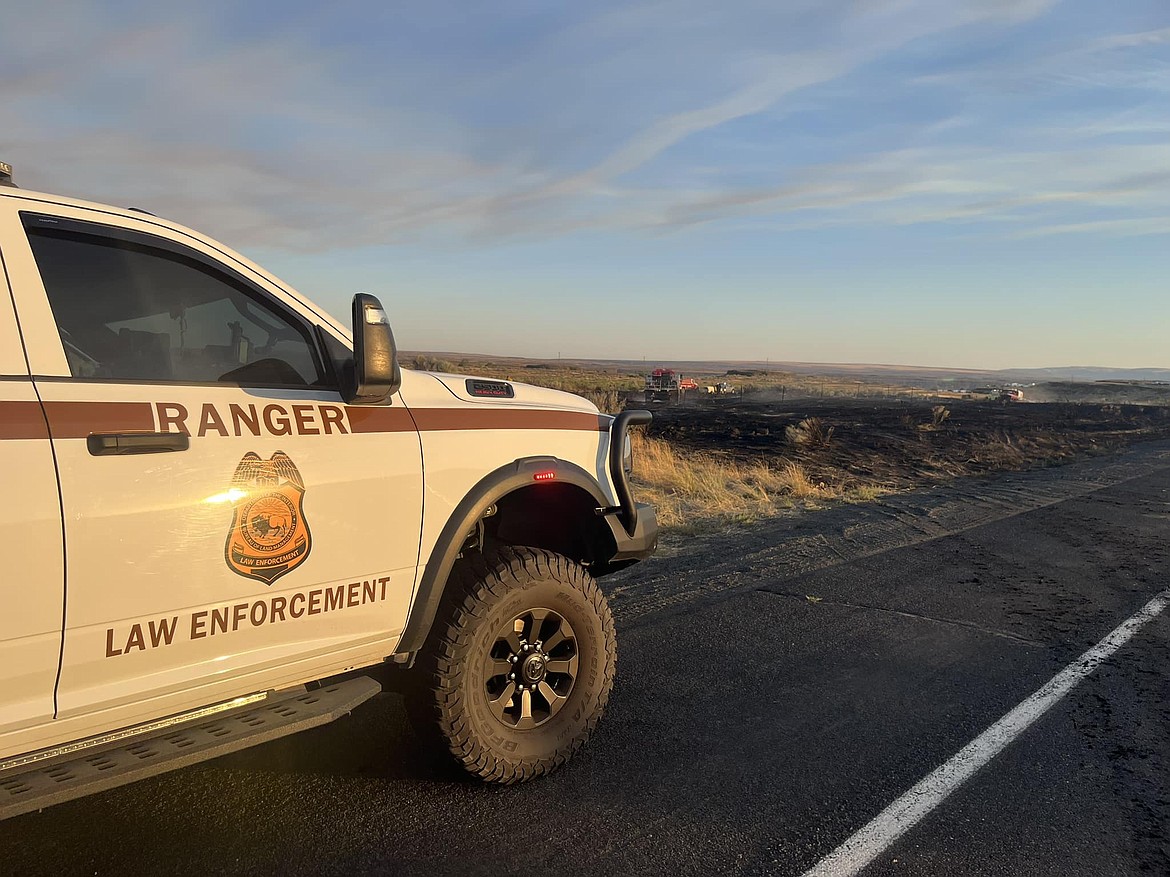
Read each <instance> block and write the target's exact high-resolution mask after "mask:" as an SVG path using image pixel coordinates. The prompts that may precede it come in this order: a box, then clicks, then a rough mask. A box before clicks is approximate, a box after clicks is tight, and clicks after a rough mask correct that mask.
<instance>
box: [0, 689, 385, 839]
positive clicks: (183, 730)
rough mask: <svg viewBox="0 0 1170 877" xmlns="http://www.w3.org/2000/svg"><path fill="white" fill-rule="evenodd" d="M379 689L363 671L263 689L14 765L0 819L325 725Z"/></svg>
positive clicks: (2, 778) (6, 777)
mask: <svg viewBox="0 0 1170 877" xmlns="http://www.w3.org/2000/svg"><path fill="white" fill-rule="evenodd" d="M381 690H382V686H381V685H379V684H378V683H377V682H376V681H374V680H373V679H371V678H369V677H368V676H358V677H356V678H353V679H347V680H345V681H343V682H338V683H335V684H332V685H325V686H322V687H321V688H315V689H313V690H312V691H306V690H305V689H304V688H303V687H301V688H296V689H293V690H292V691H282V692H279V693H275V694H270V695H269V696H268V697H267V698H266V699H265V700H263V701H261V702H260V703H257V704H252V705H250V706H243V707H238V708H236V709H232V710H229V711H226V712H222V713H218V714H216V715H213V716H211V717H207V716H203V717H202V718H198V719H194V720H191V721H187V722H182V723H179V724H175V725H171V726H169V727H167V728H165V729H163V730H161V731H154V732H153V733H147V734H142V735H139V736H133V737H128V738H126V739H125V740H123V741H122V742H120V743H119V744H117V745H113V746H105V747H98V748H94V749H87V750H85V751H84V752H82V753H78V752H72V753H71V754H69V755H61V756H58V757H56V758H50V759H46V760H44V761H39V762H37V764H36V766H35V767H32V768H29V767H24V768H20V767H17V768H13V769H12V770H10V771H5V772H3V773H0V819H10V818H11V817H13V816H19V815H21V814H22V813H28V812H30V811H33V810H39V809H41V808H43V807H50V806H52V805H53V804H60V803H62V802H64V801H69V800H72V799H73V798H80V797H81V796H83V795H90V794H93V793H94V792H104V791H106V790H107V789H113V788H115V787H117V786H121V785H124V784H125V783H132V782H134V781H136V780H141V779H146V778H147V777H150V776H155V775H156V774H160V773H165V772H166V771H169V770H176V769H178V768H181V767H188V766H189V765H192V764H198V763H199V762H201V761H207V760H208V759H211V758H218V757H219V756H221V755H227V754H228V753H229V752H236V751H238V750H240V749H245V748H247V747H249V746H255V745H256V744H258V743H266V742H268V741H269V740H276V739H277V738H279V737H285V736H287V735H289V734H294V733H296V732H297V731H304V730H306V729H308V728H315V727H317V726H318V725H324V724H327V723H329V722H331V721H333V720H334V719H339V718H341V717H342V716H344V715H346V714H347V713H349V712H351V711H352V710H353V708H354V707H356V706H358V705H359V704H361V703H364V702H365V701H367V700H369V699H370V698H371V697H373V696H374V695H375V694H377V693H378V692H379V691H381Z"/></svg>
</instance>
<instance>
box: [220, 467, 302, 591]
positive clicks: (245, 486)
mask: <svg viewBox="0 0 1170 877" xmlns="http://www.w3.org/2000/svg"><path fill="white" fill-rule="evenodd" d="M232 490H233V491H238V492H239V494H240V499H238V500H236V502H235V508H234V515H233V517H232V528H231V531H230V532H229V533H228V538H227V545H226V546H225V547H224V559H225V560H227V565H228V566H229V567H230V568H231V570H232V572H234V573H238V574H239V575H242V576H245V577H247V578H250V579H251V578H256V579H263V580H264V581H265V582H267V583H268V584H270V585H271V584H272V583H273V582H274V581H276V580H277V579H278V578H280V577H281V576H282V575H284V574H285V573H290V572H292V571H293V570H294V569H296V568H297V567H298V566H300V565H301V564H302V563H304V562H305V559H306V558H307V557H308V556H309V551H310V549H311V548H312V547H313V537H312V534H311V533H310V532H309V524H308V521H306V520H305V507H304V497H305V482H304V479H302V478H301V473H300V470H298V469H297V464H296V463H294V462H293V461H292V459H291V458H290V457H289V456H288V454H286V453H285V452H284V451H277V452H276V453H275V454H273V455H272V458H271V459H269V460H264V459H262V458H261V457H260V455H259V454H256V453H254V452H253V451H249V452H248V453H247V454H245V455H244V458H243V459H242V460H240V463H239V465H238V466H236V472H235V475H233V476H232Z"/></svg>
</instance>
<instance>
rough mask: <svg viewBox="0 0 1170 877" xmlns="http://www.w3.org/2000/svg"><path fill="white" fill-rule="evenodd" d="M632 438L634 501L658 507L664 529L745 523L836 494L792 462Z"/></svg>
mask: <svg viewBox="0 0 1170 877" xmlns="http://www.w3.org/2000/svg"><path fill="white" fill-rule="evenodd" d="M632 438H633V443H634V481H635V483H636V488H637V489H636V493H637V496H638V499H639V500H642V501H645V502H650V503H653V504H654V505H655V506H657V509H658V520H659V523H661V524H662V525H663V526H664V527H668V528H672V529H690V528H694V527H697V526H699V525H700V524H710V523H711V522H721V523H748V522H751V521H755V520H758V519H760V518H767V517H771V516H773V515H776V514H778V513H780V512H781V511H783V510H784V509H788V508H791V507H792V505H793V501H794V500H815V499H834V498H837V497H838V496H839V495H840V492H839V491H838V490H836V489H835V488H833V487H831V486H829V485H826V484H824V483H819V482H813V481H812V480H811V479H810V478H809V477H808V475H807V474H806V473H805V471H804V470H803V469H802V468H801V467H800V466H799V465H797V464H796V463H793V462H791V461H781V462H780V463H779V464H777V465H769V464H768V463H765V462H762V461H761V462H751V463H741V462H736V461H734V460H731V459H727V458H721V457H717V456H715V455H713V454H705V453H694V452H691V453H686V454H684V453H682V452H680V451H679V450H678V449H676V448H675V447H674V446H672V445H671V444H670V443H669V442H667V441H663V440H662V439H657V438H650V437H648V436H645V435H643V434H641V433H634V434H633V436H632Z"/></svg>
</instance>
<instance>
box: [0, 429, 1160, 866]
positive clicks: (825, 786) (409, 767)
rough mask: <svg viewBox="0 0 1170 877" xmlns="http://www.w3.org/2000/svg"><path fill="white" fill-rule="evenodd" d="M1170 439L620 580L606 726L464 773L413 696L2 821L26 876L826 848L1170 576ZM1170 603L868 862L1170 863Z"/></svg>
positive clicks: (669, 560) (2, 833) (680, 860)
mask: <svg viewBox="0 0 1170 877" xmlns="http://www.w3.org/2000/svg"><path fill="white" fill-rule="evenodd" d="M1168 526H1170V445H1167V444H1154V445H1146V446H1143V447H1141V448H1139V449H1138V450H1136V451H1134V452H1131V453H1129V454H1127V455H1125V456H1124V457H1114V458H1108V459H1100V460H1095V461H1091V462H1088V463H1082V464H1077V465H1074V466H1068V467H1063V468H1061V469H1052V470H1046V471H1043V472H1037V473H1030V474H1027V475H1011V476H1005V477H1001V478H998V479H995V480H983V481H967V482H962V483H959V484H957V485H954V486H952V487H949V488H945V489H938V490H933V491H927V492H923V493H918V494H913V495H903V496H899V497H896V498H892V499H889V500H887V501H885V502H883V503H881V504H880V505H875V506H865V507H845V508H838V509H831V510H828V511H824V512H818V513H813V514H805V515H803V516H798V517H792V518H787V519H782V520H779V521H774V522H769V523H767V524H761V525H758V526H756V527H753V528H751V529H750V530H748V531H745V532H743V533H741V534H739V535H737V536H735V537H734V538H733V539H731V540H730V541H728V540H725V539H716V538H713V537H712V538H707V539H704V540H698V541H697V542H696V543H694V544H691V545H688V546H683V547H682V548H681V549H676V550H674V551H673V552H670V551H668V552H667V553H666V556H664V557H662V558H659V559H656V560H655V561H654V562H653V563H650V564H644V565H642V566H641V567H639V568H635V569H634V570H631V571H628V572H627V573H624V574H623V575H622V577H621V578H615V579H614V580H611V581H610V582H608V583H607V587H608V589H609V591H610V593H611V599H612V602H613V605H614V607H615V612H616V614H617V617H618V624H619V636H620V643H621V660H620V662H619V674H618V675H619V681H618V687H617V689H616V690H615V693H614V697H613V700H612V702H611V708H610V711H609V714H608V715H607V717H606V720H605V721H604V722H603V723H602V726H601V729H600V731H599V733H598V735H597V737H596V738H595V739H594V741H593V742H591V744H590V745H589V746H588V747H587V748H586V750H585V751H584V752H583V753H582V755H581V756H580V757H578V758H577V759H576V760H574V762H573V763H572V764H571V765H570V766H569V767H568V768H567V769H565V770H564V771H562V772H560V773H558V774H556V775H554V776H552V777H549V778H546V779H545V780H542V781H540V782H536V783H532V784H529V785H526V786H522V787H517V788H496V787H484V786H480V785H477V784H475V783H470V782H463V781H459V780H457V779H452V778H450V777H448V776H443V775H442V774H439V773H436V772H435V771H434V770H433V769H432V768H431V767H430V766H428V764H427V763H426V762H425V760H424V759H422V758H421V756H420V752H419V750H418V749H417V747H416V745H415V743H414V740H413V737H412V735H411V732H410V731H409V729H408V727H407V725H406V722H405V717H404V715H403V711H402V707H401V701H400V699H399V698H398V697H397V696H396V695H393V694H387V695H384V696H381V697H380V698H379V699H377V700H376V701H374V702H372V703H371V704H368V705H366V706H364V707H363V708H361V709H360V710H359V712H358V713H357V714H355V715H353V716H350V717H348V718H346V719H343V720H341V721H339V722H337V723H335V724H333V725H331V726H328V727H326V728H322V729H319V730H317V731H312V732H308V733H306V734H302V735H299V736H296V737H292V738H288V739H286V740H283V741H278V742H276V743H272V744H268V745H266V746H264V747H260V748H257V749H253V750H249V751H246V752H243V753H239V754H238V755H235V756H231V757H228V758H224V759H220V760H218V761H214V762H210V763H207V764H205V765H201V766H198V767H194V768H190V769H187V770H184V771H180V772H176V773H172V774H169V775H165V776H162V777H159V778H156V779H153V780H148V781H145V782H142V783H139V784H137V785H135V786H131V787H127V788H123V789H121V790H116V791H114V792H110V793H106V794H103V795H99V796H94V797H91V798H88V799H83V800H80V801H75V802H71V803H69V804H64V805H61V806H59V807H56V808H51V809H49V810H46V811H43V812H42V813H38V814H30V815H28V816H24V817H20V818H18V819H15V820H10V821H8V822H5V823H3V824H0V863H2V864H0V871H2V872H4V873H12V874H39V873H52V874H74V873H75V874H93V873H99V874H140V873H160V874H164V873H165V874H207V873H233V874H237V873H239V874H273V873H282V874H283V873H304V874H350V873H385V874H407V875H410V874H419V875H437V874H462V873H484V874H486V873H493V874H499V873H514V874H528V875H541V874H558V875H559V874H602V873H604V874H670V875H672V877H673V875H683V874H697V875H698V874H702V875H706V874H712V873H729V874H801V873H803V872H804V871H805V870H806V869H808V868H810V867H812V866H814V865H816V864H817V863H818V862H820V861H821V860H822V859H823V857H825V856H826V855H828V854H829V853H831V852H832V851H833V850H834V849H835V848H837V847H838V845H840V844H841V843H842V842H843V841H845V840H846V839H847V838H849V837H850V836H851V835H852V834H853V833H854V832H855V831H857V830H858V829H859V828H861V827H862V826H863V825H865V824H866V823H867V822H869V821H870V820H871V819H872V818H873V817H875V816H876V815H878V814H879V813H881V812H882V811H883V809H884V808H886V807H887V805H889V804H890V803H891V802H893V801H894V800H895V799H897V798H899V796H901V795H902V794H903V793H904V792H906V791H907V790H908V789H910V788H911V787H912V786H914V784H915V783H917V782H918V781H919V780H920V779H922V778H923V777H925V776H926V775H927V774H929V773H930V772H931V771H933V770H934V769H935V768H936V767H938V766H939V765H940V764H943V763H944V762H946V761H947V760H948V759H950V758H951V757H952V756H953V755H954V754H955V753H956V752H958V751H959V750H960V749H962V748H963V747H964V746H965V745H966V744H968V742H970V741H971V740H972V739H974V738H976V737H978V736H979V735H980V734H981V733H982V732H983V731H984V730H985V729H987V728H988V727H989V726H990V725H992V724H993V723H994V722H996V721H997V720H998V719H999V718H1000V717H1001V716H1003V715H1004V714H1005V713H1008V712H1009V711H1010V710H1012V709H1013V708H1014V707H1016V706H1017V704H1019V703H1020V702H1021V701H1023V700H1024V699H1025V698H1027V697H1028V696H1029V695H1030V694H1032V693H1033V692H1034V691H1036V690H1037V689H1038V688H1040V687H1041V686H1043V685H1044V684H1045V683H1046V682H1047V681H1048V680H1050V679H1051V678H1052V677H1053V676H1054V675H1055V674H1057V673H1058V672H1060V671H1061V670H1062V669H1063V668H1065V667H1066V666H1067V665H1068V664H1069V663H1070V662H1072V661H1074V660H1075V659H1076V658H1077V656H1078V655H1080V654H1081V653H1082V652H1084V651H1085V650H1086V649H1088V648H1090V647H1091V646H1093V645H1094V644H1095V643H1097V642H1098V641H1099V640H1101V638H1102V637H1104V636H1105V635H1106V634H1108V633H1109V632H1110V631H1111V630H1112V629H1113V628H1115V627H1116V626H1117V625H1118V624H1119V623H1120V622H1122V621H1123V620H1125V619H1126V618H1128V617H1129V616H1131V615H1132V614H1133V613H1135V612H1136V611H1138V610H1139V609H1140V608H1141V607H1142V606H1143V605H1144V604H1146V603H1147V601H1149V600H1150V599H1151V598H1153V597H1155V596H1156V595H1157V594H1159V593H1160V592H1162V591H1163V590H1165V589H1166V588H1167V586H1168V585H1170V549H1168V546H1167V540H1166V533H1167V528H1168ZM1168 735H1170V617H1168V616H1167V615H1166V614H1163V615H1161V616H1159V617H1157V618H1155V619H1154V620H1153V621H1151V622H1150V623H1148V624H1147V625H1146V626H1144V627H1143V628H1142V629H1141V630H1140V631H1139V632H1138V633H1137V634H1136V635H1135V636H1134V638H1133V639H1132V640H1131V641H1129V642H1128V643H1127V644H1126V645H1125V646H1123V647H1122V648H1121V649H1120V650H1119V651H1118V652H1117V653H1116V654H1115V655H1114V656H1113V657H1112V658H1111V659H1109V660H1108V661H1106V662H1105V663H1104V664H1103V665H1102V666H1101V667H1100V668H1099V669H1098V670H1097V671H1096V672H1095V673H1093V674H1092V675H1090V676H1089V677H1088V678H1087V679H1085V680H1084V681H1083V682H1081V683H1080V684H1079V685H1077V686H1076V687H1075V688H1074V689H1073V690H1072V691H1071V692H1070V693H1069V694H1068V695H1067V696H1066V697H1065V698H1064V699H1062V700H1060V701H1059V702H1058V703H1056V705H1055V706H1053V707H1052V708H1051V709H1050V710H1049V711H1048V712H1047V713H1046V714H1044V715H1043V717H1041V718H1040V719H1039V720H1038V721H1037V722H1036V723H1035V724H1034V725H1032V726H1031V727H1030V728H1028V729H1027V730H1026V731H1025V732H1024V733H1023V734H1022V735H1021V736H1020V737H1019V738H1018V739H1017V740H1015V742H1013V743H1011V744H1010V745H1008V746H1007V748H1006V749H1005V750H1004V751H1003V752H1002V753H1000V754H999V755H998V756H996V757H995V758H994V759H993V760H992V761H991V762H990V763H989V764H988V765H987V766H986V767H984V768H983V769H982V770H980V771H979V772H978V773H976V774H975V775H974V776H973V777H972V778H971V779H970V780H969V781H968V782H966V783H964V784H963V785H961V786H960V787H959V788H958V789H957V791H955V792H954V793H953V794H952V795H951V796H950V797H949V798H947V799H946V800H945V801H943V802H942V803H941V805H940V806H938V807H937V808H936V809H933V810H932V811H931V812H929V813H928V814H927V815H926V816H925V817H924V818H923V819H922V821H921V822H919V823H918V824H917V825H916V826H915V827H913V828H911V829H910V830H909V831H908V832H906V833H905V834H904V835H902V836H901V837H900V838H898V839H897V840H895V841H894V842H893V843H892V845H889V846H883V847H882V849H881V851H880V852H879V854H878V855H877V858H876V859H875V860H874V861H873V863H872V864H871V865H870V866H869V868H868V869H867V870H866V871H865V873H866V874H867V875H868V874H875V875H877V874H880V875H886V874H1010V875H1013V877H1015V875H1021V874H1039V875H1047V874H1052V875H1070V874H1071V875H1075V874H1086V875H1089V874H1092V875H1103V874H1135V873H1150V874H1165V873H1170V841H1168V840H1167V838H1170V742H1168Z"/></svg>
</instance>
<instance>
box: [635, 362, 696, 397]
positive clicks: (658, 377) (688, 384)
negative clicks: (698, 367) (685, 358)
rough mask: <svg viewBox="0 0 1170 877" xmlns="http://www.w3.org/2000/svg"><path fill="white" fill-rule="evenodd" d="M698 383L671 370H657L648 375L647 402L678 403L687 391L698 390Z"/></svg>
mask: <svg viewBox="0 0 1170 877" xmlns="http://www.w3.org/2000/svg"><path fill="white" fill-rule="evenodd" d="M698 388H699V385H698V383H697V382H696V381H695V380H693V379H692V378H684V377H683V376H682V375H681V374H679V373H678V372H676V371H674V369H669V368H656V369H654V371H652V372H650V374H648V375H646V401H647V402H678V401H679V400H680V399H681V398H682V395H683V393H684V392H686V391H687V390H697V389H698Z"/></svg>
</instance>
